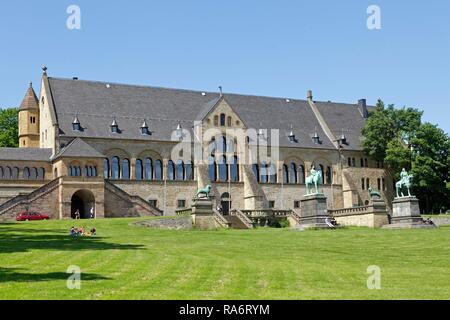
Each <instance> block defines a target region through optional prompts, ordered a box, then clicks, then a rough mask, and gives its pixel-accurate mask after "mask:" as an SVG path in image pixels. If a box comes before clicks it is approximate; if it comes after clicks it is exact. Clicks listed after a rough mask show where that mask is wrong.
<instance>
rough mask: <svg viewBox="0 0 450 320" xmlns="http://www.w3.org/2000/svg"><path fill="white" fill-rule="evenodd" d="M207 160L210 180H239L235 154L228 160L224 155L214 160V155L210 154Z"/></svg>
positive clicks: (237, 162)
mask: <svg viewBox="0 0 450 320" xmlns="http://www.w3.org/2000/svg"><path fill="white" fill-rule="evenodd" d="M208 162H209V165H208V175H209V179H210V180H211V181H220V182H227V181H231V182H238V181H239V161H238V157H237V156H233V157H231V158H230V161H227V157H226V156H220V157H219V159H218V161H216V157H215V156H213V155H211V156H210V157H209V161H208Z"/></svg>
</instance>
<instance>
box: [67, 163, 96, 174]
mask: <svg viewBox="0 0 450 320" xmlns="http://www.w3.org/2000/svg"><path fill="white" fill-rule="evenodd" d="M68 174H69V177H81V176H83V175H84V176H85V177H96V176H97V167H96V166H85V167H84V170H82V169H81V166H79V165H70V166H69V169H68Z"/></svg>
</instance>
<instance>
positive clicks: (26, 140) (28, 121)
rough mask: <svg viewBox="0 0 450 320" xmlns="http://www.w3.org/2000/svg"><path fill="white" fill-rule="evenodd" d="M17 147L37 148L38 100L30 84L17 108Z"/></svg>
mask: <svg viewBox="0 0 450 320" xmlns="http://www.w3.org/2000/svg"><path fill="white" fill-rule="evenodd" d="M19 147H20V148H39V100H38V98H37V97H36V93H35V92H34V90H33V84H32V83H31V82H30V86H29V87H28V90H27V93H26V94H25V97H24V98H23V101H22V103H21V105H20V108H19Z"/></svg>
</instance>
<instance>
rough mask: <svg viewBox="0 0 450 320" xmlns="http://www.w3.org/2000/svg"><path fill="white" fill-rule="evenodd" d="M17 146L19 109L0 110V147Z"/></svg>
mask: <svg viewBox="0 0 450 320" xmlns="http://www.w3.org/2000/svg"><path fill="white" fill-rule="evenodd" d="M18 146H19V109H17V108H8V109H0V147H18Z"/></svg>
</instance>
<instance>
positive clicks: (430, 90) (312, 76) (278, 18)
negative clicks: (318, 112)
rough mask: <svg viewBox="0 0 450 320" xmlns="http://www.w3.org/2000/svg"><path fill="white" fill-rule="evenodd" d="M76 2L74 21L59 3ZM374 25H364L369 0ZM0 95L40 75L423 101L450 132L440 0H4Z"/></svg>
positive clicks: (449, 29) (14, 101) (445, 22)
mask: <svg viewBox="0 0 450 320" xmlns="http://www.w3.org/2000/svg"><path fill="white" fill-rule="evenodd" d="M71 4H75V5H78V6H79V7H80V8H81V30H69V29H67V28H66V20H67V17H68V14H67V13H66V9H67V7H68V6H69V5H71ZM372 4H375V5H378V6H379V7H380V8H381V23H382V28H381V30H372V31H370V30H368V28H367V26H366V20H367V17H368V14H367V13H366V10H367V7H368V6H369V5H372ZM0 10H1V12H2V14H1V18H0V39H1V44H2V45H1V47H0V66H1V70H2V72H1V74H0V87H1V88H2V90H1V91H0V92H1V95H0V106H2V107H7V106H18V105H19V104H20V101H21V99H22V98H23V95H24V94H25V90H26V88H27V84H28V82H29V81H30V80H31V81H33V82H34V83H36V84H37V83H39V78H40V75H41V69H40V68H41V66H42V65H43V64H46V65H47V67H48V73H49V75H50V76H55V77H73V76H78V77H79V78H80V79H89V80H104V81H110V82H119V83H130V84H143V85H155V86H164V87H175V88H187V89H198V90H210V91H217V90H218V89H217V87H218V86H219V85H221V86H223V88H224V92H225V93H226V92H236V93H248V94H258V95H267V96H279V97H288V98H302V99H304V98H305V97H306V91H307V90H308V89H312V90H313V93H314V98H315V99H317V100H325V101H327V100H332V101H338V102H352V103H353V102H356V101H357V100H358V99H359V98H367V99H368V102H369V103H370V104H375V102H376V100H377V99H378V98H382V99H383V100H384V101H385V102H386V103H394V104H395V105H396V106H398V107H401V106H405V105H406V106H413V107H418V108H420V109H423V110H424V111H425V115H424V119H425V120H426V121H430V122H432V123H437V124H439V126H440V127H442V128H443V129H444V130H445V131H446V132H450V124H449V120H448V118H449V117H448V116H449V114H450V112H449V111H448V110H449V108H450V18H449V17H450V1H447V0H441V1H438V0H434V1H420V3H419V1H400V0H397V1H380V0H373V1H365V0H346V1H331V0H330V1H264V0H259V1H253V0H251V1H250V0H247V1H242V0H241V1H235V0H228V1H213V0H191V1H186V0H179V1H158V2H157V1H137V0H134V1H99V0H96V1H92V0H91V1H84V0H83V1H81V0H73V1H61V0H60V1H47V0H41V1H19V0H18V1H8V2H6V1H4V2H3V3H2V4H1V6H0Z"/></svg>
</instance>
